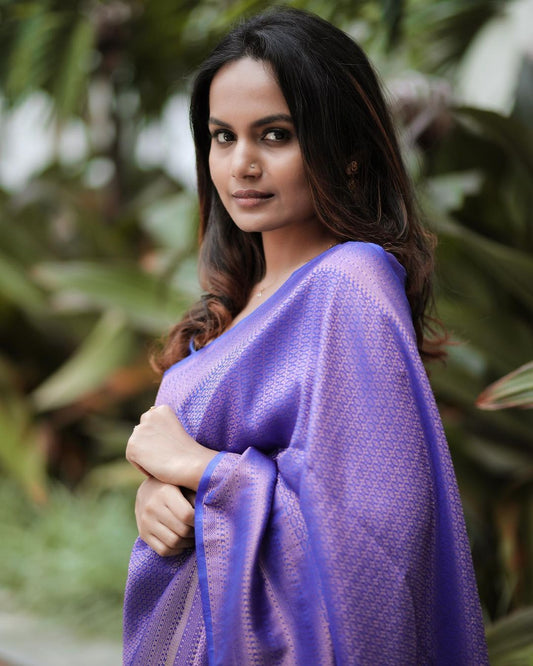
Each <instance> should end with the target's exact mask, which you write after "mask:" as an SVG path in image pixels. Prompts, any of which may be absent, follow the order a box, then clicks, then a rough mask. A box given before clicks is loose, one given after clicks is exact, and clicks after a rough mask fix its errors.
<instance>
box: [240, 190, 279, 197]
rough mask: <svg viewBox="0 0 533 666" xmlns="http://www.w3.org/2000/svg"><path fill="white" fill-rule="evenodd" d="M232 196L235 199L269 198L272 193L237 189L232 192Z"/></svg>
mask: <svg viewBox="0 0 533 666" xmlns="http://www.w3.org/2000/svg"><path fill="white" fill-rule="evenodd" d="M232 196H233V197H234V198H235V199H270V198H271V197H273V196H274V195H273V194H271V193H270V192H260V191H259V190H237V192H233V194H232Z"/></svg>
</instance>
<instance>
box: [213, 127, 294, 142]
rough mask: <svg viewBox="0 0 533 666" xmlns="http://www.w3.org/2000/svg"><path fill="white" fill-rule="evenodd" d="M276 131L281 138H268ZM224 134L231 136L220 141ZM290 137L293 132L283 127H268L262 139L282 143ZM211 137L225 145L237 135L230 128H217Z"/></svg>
mask: <svg viewBox="0 0 533 666" xmlns="http://www.w3.org/2000/svg"><path fill="white" fill-rule="evenodd" d="M274 133H276V134H281V136H280V137H279V138H276V139H267V136H268V135H269V134H274ZM223 135H229V136H230V137H231V138H229V139H228V140H227V141H220V140H219V137H222V136H223ZM290 137H291V133H290V132H289V131H288V130H286V129H282V128H281V127H272V128H270V129H267V130H265V131H264V132H263V134H262V136H261V139H263V140H265V141H271V142H272V143H282V142H285V141H288V139H290ZM211 138H212V139H213V141H215V142H216V143H218V144H220V145H224V144H227V143H230V142H232V141H234V140H235V135H234V134H233V132H230V131H229V130H224V129H218V130H215V131H214V132H212V133H211Z"/></svg>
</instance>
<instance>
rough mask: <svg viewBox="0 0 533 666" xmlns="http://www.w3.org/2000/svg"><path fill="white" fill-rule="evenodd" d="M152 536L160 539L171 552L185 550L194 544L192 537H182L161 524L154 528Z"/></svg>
mask: <svg viewBox="0 0 533 666" xmlns="http://www.w3.org/2000/svg"><path fill="white" fill-rule="evenodd" d="M151 535H152V536H153V537H155V538H156V539H158V541H160V542H161V543H162V544H163V545H164V546H165V547H166V548H167V549H168V550H169V551H170V550H176V549H183V548H186V547H190V546H191V544H194V538H193V537H192V536H188V537H182V536H181V535H179V534H176V533H175V532H173V531H172V530H170V529H169V528H168V527H166V526H165V525H161V524H158V525H155V526H154V527H153V529H152V531H151ZM141 538H142V535H141Z"/></svg>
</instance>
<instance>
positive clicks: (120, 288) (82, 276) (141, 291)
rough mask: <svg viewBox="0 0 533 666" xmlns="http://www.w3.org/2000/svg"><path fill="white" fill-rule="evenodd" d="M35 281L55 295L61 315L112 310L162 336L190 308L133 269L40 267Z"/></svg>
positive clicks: (91, 265)
mask: <svg viewBox="0 0 533 666" xmlns="http://www.w3.org/2000/svg"><path fill="white" fill-rule="evenodd" d="M35 276H36V280H37V281H38V282H40V283H41V284H42V285H43V286H46V287H48V288H49V289H51V290H52V291H53V292H54V296H53V299H52V303H53V304H54V305H55V307H56V308H57V309H58V310H60V311H68V312H80V311H86V310H91V309H96V310H102V309H103V310H105V309H108V308H113V309H116V310H119V311H120V312H122V313H124V315H125V316H126V317H127V318H128V319H129V321H130V322H132V323H133V324H134V325H135V326H136V327H138V328H139V329H141V330H144V331H147V332H150V333H156V334H160V333H161V332H162V331H163V330H165V329H166V328H167V327H168V326H169V325H171V324H172V323H174V322H175V321H177V319H178V317H179V315H180V314H181V313H182V312H183V310H184V308H185V307H186V306H187V305H188V304H189V302H190V300H189V299H187V298H184V297H183V295H182V294H181V292H179V291H177V290H176V289H175V288H172V286H171V285H166V284H163V283H162V282H161V281H159V280H158V279H157V278H155V277H153V276H151V275H148V274H146V273H143V272H141V271H140V270H138V269H136V268H133V267H130V266H109V265H101V264H97V263H90V262H63V263H46V264H41V265H40V266H38V267H37V269H36V271H35Z"/></svg>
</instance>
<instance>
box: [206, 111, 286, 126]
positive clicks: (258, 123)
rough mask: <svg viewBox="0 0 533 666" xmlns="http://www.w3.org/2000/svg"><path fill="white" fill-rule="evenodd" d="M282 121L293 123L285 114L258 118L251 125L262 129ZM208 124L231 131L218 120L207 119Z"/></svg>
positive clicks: (227, 124)
mask: <svg viewBox="0 0 533 666" xmlns="http://www.w3.org/2000/svg"><path fill="white" fill-rule="evenodd" d="M280 120H281V121H284V122H287V123H293V120H292V118H291V117H290V116H289V115H288V114H287V113H275V114H273V115H271V116H265V117H264V118H259V119H258V120H255V121H254V122H253V123H252V127H262V126H263V125H270V123H277V122H279V121H280ZM208 123H209V124H210V125H218V126H219V127H227V128H229V129H233V128H232V126H231V124H230V123H225V122H224V121H223V120H219V119H218V118H213V117H212V116H211V117H210V118H209V120H208Z"/></svg>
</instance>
